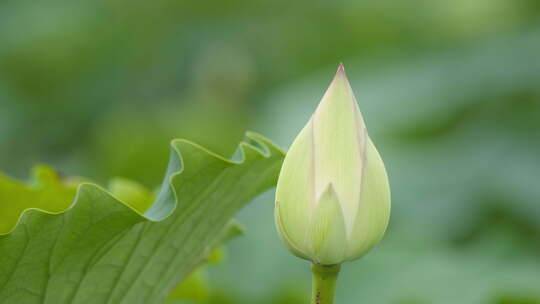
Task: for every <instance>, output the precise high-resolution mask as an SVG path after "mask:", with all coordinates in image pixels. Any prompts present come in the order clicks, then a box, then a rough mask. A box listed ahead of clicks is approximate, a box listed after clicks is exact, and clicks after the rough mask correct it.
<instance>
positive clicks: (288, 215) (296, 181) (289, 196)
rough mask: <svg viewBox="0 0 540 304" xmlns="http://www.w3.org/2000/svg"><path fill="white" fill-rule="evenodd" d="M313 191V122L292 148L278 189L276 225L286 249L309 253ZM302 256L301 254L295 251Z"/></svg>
mask: <svg viewBox="0 0 540 304" xmlns="http://www.w3.org/2000/svg"><path fill="white" fill-rule="evenodd" d="M313 198H314V190H313V139H312V127H311V121H310V122H308V124H307V125H306V126H305V127H304V129H302V131H301V132H300V134H299V135H298V137H296V139H295V140H294V142H293V144H292V145H291V147H290V149H289V151H288V152H287V155H286V156H285V160H284V162H283V166H282V168H281V172H280V175H279V179H278V184H277V189H276V225H277V227H278V231H279V232H280V234H281V237H282V239H283V240H284V241H285V243H286V244H287V246H288V247H289V248H290V249H291V250H292V249H293V248H301V249H302V250H306V248H308V244H307V239H306V236H307V230H308V226H309V220H310V217H311V210H312V208H313V207H314V205H315V201H314V199H313ZM292 251H293V252H294V251H297V252H295V253H296V254H297V255H302V254H301V253H299V252H298V251H299V250H292Z"/></svg>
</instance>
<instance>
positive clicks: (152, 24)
mask: <svg viewBox="0 0 540 304" xmlns="http://www.w3.org/2000/svg"><path fill="white" fill-rule="evenodd" d="M340 62H343V63H344V64H345V66H346V69H347V72H348V75H349V78H350V81H351V83H352V86H353V88H354V90H355V92H356V95H357V99H358V101H359V103H360V108H361V109H362V112H363V114H364V117H365V120H366V122H367V124H368V129H369V131H370V135H371V138H372V139H373V141H374V142H375V144H376V145H377V147H378V149H379V151H380V153H381V155H382V157H383V159H384V160H385V163H386V166H387V170H388V173H389V176H390V179H391V186H392V194H393V210H392V212H393V213H392V219H391V224H390V227H389V230H388V233H387V236H386V238H385V239H384V240H383V242H382V243H381V244H380V246H379V247H377V248H376V249H375V250H373V251H372V252H371V253H370V254H369V255H368V256H366V257H365V258H363V259H361V260H360V261H357V262H354V263H348V264H347V265H346V266H345V267H344V268H343V271H342V274H341V277H340V281H339V287H338V291H337V293H338V294H337V303H370V304H371V303H373V304H378V303H381V304H387V303H388V304H429V303H441V304H445V303H449V304H450V303H461V304H469V303H470V304H484V303H486V304H532V303H540V201H539V198H540V1H538V0H454V1H444V0H433V1H425V0H423V1H422V0H412V1H390V0H382V1H362V0H356V1H290V0H286V1H285V0H273V1H260V0H252V1H240V0H224V1H187V0H186V1H182V0H154V1H143V0H132V1H124V0H92V1H70V0H48V1H33V0H2V1H1V2H0V170H1V171H4V172H7V173H8V174H10V175H12V176H15V177H18V178H26V177H27V176H28V171H29V170H30V168H31V167H32V166H33V165H34V164H35V163H48V164H51V165H53V166H54V167H56V168H57V169H59V170H60V171H61V172H63V173H64V174H66V175H80V176H86V177H89V178H91V179H93V180H95V181H98V182H99V183H101V184H104V185H106V184H107V182H108V180H110V178H112V177H127V178H130V179H133V180H135V181H138V182H140V183H141V184H143V185H145V186H147V187H149V188H155V187H157V186H158V185H159V183H160V181H161V176H162V174H163V172H164V169H165V166H166V163H167V156H168V149H169V144H168V143H169V141H170V140H171V139H173V138H177V137H182V138H187V139H191V140H193V141H196V142H198V143H200V144H202V145H204V146H206V147H208V148H210V149H212V150H214V151H216V152H218V153H220V154H222V155H231V154H232V153H233V152H234V150H235V147H236V145H237V143H238V141H240V140H241V139H242V137H243V134H244V131H245V130H254V131H257V132H260V133H262V134H264V135H266V136H268V137H270V138H271V139H273V140H274V141H275V142H277V143H278V144H279V145H281V146H282V147H284V148H286V147H287V146H288V145H289V144H290V143H291V141H292V139H293V138H294V137H295V136H296V134H297V133H298V132H299V130H300V128H301V127H302V126H303V125H304V124H305V122H307V120H308V119H309V116H310V114H311V112H312V111H313V110H314V108H315V106H316V104H317V103H318V101H319V99H320V97H321V96H322V94H323V92H324V90H325V88H326V86H327V85H328V83H329V82H330V80H331V78H332V76H333V74H334V72H335V69H336V67H337V65H338V63H340ZM238 218H239V220H240V221H241V222H242V223H243V224H244V226H245V227H246V230H247V234H246V235H245V236H244V237H242V238H240V239H237V240H235V241H233V242H232V243H230V244H229V245H228V246H227V250H226V252H227V253H226V258H225V260H224V261H223V262H221V264H218V265H213V266H209V267H207V269H206V270H205V272H204V274H203V275H204V280H206V282H207V285H208V286H206V291H205V294H206V295H205V296H204V297H202V302H204V303H242V304H243V303H263V304H265V303H268V304H269V303H281V304H285V303H300V304H301V303H307V300H308V299H307V298H308V296H307V295H308V294H309V289H310V274H309V267H308V264H307V263H306V262H304V261H302V260H299V259H297V258H295V257H293V256H292V255H291V254H289V253H288V252H287V250H286V249H285V248H284V247H283V246H282V244H281V243H280V241H279V238H278V236H277V234H276V233H275V229H274V225H273V192H269V193H266V194H264V195H263V196H261V197H259V198H258V199H257V200H256V201H255V202H254V203H253V204H251V205H249V206H248V207H246V208H245V209H244V210H243V211H242V212H241V213H240V214H239V216H238Z"/></svg>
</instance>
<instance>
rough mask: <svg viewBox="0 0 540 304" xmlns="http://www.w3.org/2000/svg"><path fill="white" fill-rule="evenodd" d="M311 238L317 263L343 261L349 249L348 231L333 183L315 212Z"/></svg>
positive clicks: (325, 263)
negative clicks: (346, 230)
mask: <svg viewBox="0 0 540 304" xmlns="http://www.w3.org/2000/svg"><path fill="white" fill-rule="evenodd" d="M309 238H310V240H311V246H312V248H311V255H312V257H313V261H314V262H315V263H318V264H324V265H333V264H339V263H341V262H343V260H344V257H345V252H346V249H347V233H346V232H345V221H344V218H343V211H342V209H341V206H340V204H339V200H338V197H337V195H336V192H335V191H334V188H333V187H332V184H329V185H328V186H327V187H326V190H325V191H324V192H323V194H322V196H321V198H320V200H319V203H318V204H317V208H315V210H314V212H313V217H312V219H311V226H310V231H309Z"/></svg>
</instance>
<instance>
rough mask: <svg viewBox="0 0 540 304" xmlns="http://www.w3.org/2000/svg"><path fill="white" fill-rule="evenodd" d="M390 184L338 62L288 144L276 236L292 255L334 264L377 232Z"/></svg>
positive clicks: (357, 253) (370, 242) (357, 252)
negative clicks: (325, 88)
mask: <svg viewBox="0 0 540 304" xmlns="http://www.w3.org/2000/svg"><path fill="white" fill-rule="evenodd" d="M389 216H390V189H389V185H388V177H387V175H386V170H385V168H384V164H383V162H382V160H381V158H380V156H379V153H378V152H377V150H376V149H375V146H374V145H373V143H372V142H371V139H370V138H369V136H368V134H367V131H366V126H365V124H364V120H363V118H362V115H361V113H360V109H359V108H358V104H357V102H356V99H355V97H354V94H353V92H352V89H351V86H350V84H349V81H348V80H347V76H346V75H345V70H344V68H343V65H340V66H339V68H338V71H337V73H336V76H335V77H334V80H333V81H332V83H331V84H330V87H329V88H328V89H327V91H326V93H325V94H324V96H323V98H322V100H321V102H320V104H319V106H318V107H317V109H316V110H315V113H313V115H312V117H311V119H310V120H309V122H308V123H307V125H306V126H305V127H304V128H303V129H302V131H301V132H300V134H299V135H298V137H296V139H295V140H294V142H293V143H292V145H291V147H290V149H289V151H288V153H287V155H286V157H285V161H284V163H283V167H282V169H281V173H280V176H279V180H278V184H277V190H276V208H275V218H276V225H277V228H278V231H279V234H280V236H281V238H282V240H283V242H284V243H285V244H286V245H287V247H288V248H289V249H290V250H291V251H292V252H293V253H294V254H296V255H297V256H299V257H301V258H304V259H307V260H310V261H312V262H313V263H316V264H322V265H333V264H339V263H342V262H344V261H350V260H354V259H357V258H359V257H361V256H363V255H364V254H366V253H367V252H368V251H369V250H370V249H371V248H372V247H373V246H375V245H376V244H377V243H378V242H379V241H380V240H381V238H382V236H383V235H384V232H385V230H386V226H387V225H388V219H389Z"/></svg>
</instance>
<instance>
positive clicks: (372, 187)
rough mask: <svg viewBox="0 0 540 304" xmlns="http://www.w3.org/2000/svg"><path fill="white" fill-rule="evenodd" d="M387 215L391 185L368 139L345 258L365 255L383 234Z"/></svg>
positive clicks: (377, 154) (377, 153)
mask: <svg viewBox="0 0 540 304" xmlns="http://www.w3.org/2000/svg"><path fill="white" fill-rule="evenodd" d="M389 218H390V187H389V185H388V176H387V175H386V169H385V168H384V163H383V161H382V159H381V157H380V155H379V152H377V149H376V148H375V146H374V145H373V143H372V142H371V139H369V138H368V144H367V149H366V166H365V168H364V177H363V180H362V189H361V192H360V204H359V209H358V212H357V214H356V220H355V224H354V229H353V231H352V234H351V235H350V239H349V248H348V250H349V251H348V252H347V260H354V259H357V258H359V257H361V256H363V255H364V254H366V253H367V252H368V251H369V250H370V249H371V248H372V247H374V246H375V245H376V244H377V243H378V242H379V241H380V240H381V239H382V237H383V235H384V232H385V231H386V227H387V226H388V220H389Z"/></svg>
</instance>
